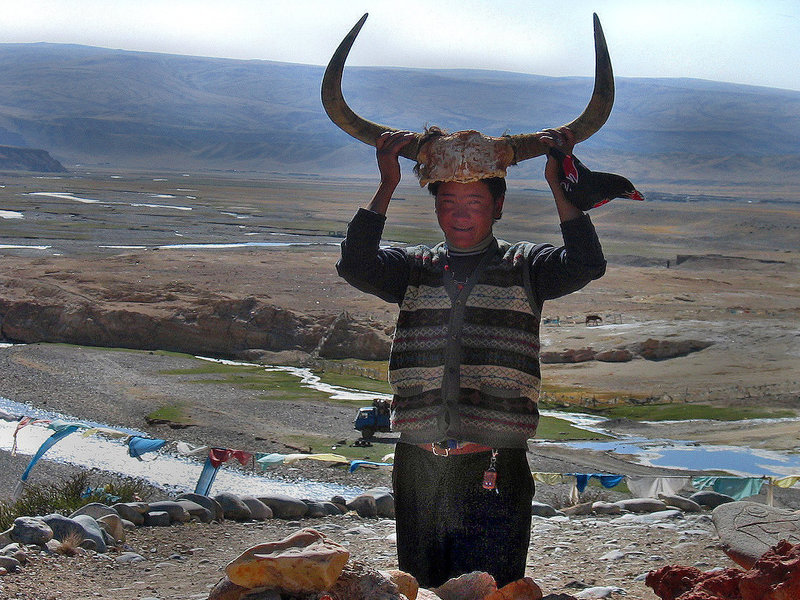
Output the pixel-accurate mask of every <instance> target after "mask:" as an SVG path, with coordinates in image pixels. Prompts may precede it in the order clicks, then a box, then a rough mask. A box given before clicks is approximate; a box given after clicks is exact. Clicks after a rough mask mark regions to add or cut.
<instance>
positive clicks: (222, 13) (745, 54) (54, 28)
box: [0, 0, 800, 91]
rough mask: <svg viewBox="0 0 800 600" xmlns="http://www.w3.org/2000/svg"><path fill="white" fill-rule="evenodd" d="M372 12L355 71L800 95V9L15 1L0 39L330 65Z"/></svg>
mask: <svg viewBox="0 0 800 600" xmlns="http://www.w3.org/2000/svg"><path fill="white" fill-rule="evenodd" d="M365 12H368V13H369V15H370V16H369V19H368V20H367V22H366V24H365V25H364V28H363V29H362V31H361V34H360V35H359V37H358V39H357V40H356V43H355V45H354V47H353V50H352V52H351V54H350V58H349V59H348V63H347V64H348V65H353V66H356V65H358V66H397V67H422V68H470V69H493V70H502V71H514V72H519V73H532V74H538V75H550V76H572V75H578V76H592V75H593V73H594V66H593V65H594V50H593V41H592V13H593V12H597V13H598V15H599V17H600V20H601V22H602V24H603V29H604V31H605V35H606V40H607V42H608V47H609V52H610V54H611V61H612V64H613V66H614V73H615V75H617V76H621V77H692V78H699V79H711V80H714V81H727V82H733V83H744V84H750V85H760V86H768V87H777V88H785V89H791V90H798V91H800V1H798V0H690V1H686V0H655V1H653V0H594V1H591V2H589V1H586V0H571V1H569V2H555V1H553V0H289V1H283V2H278V1H276V0H214V1H212V0H3V3H2V16H3V23H2V28H0V32H1V35H0V42H7V43H11V42H19V43H27V42H53V43H70V44H86V45H91V46H102V47H106V48H119V49H124V50H138V51H151V52H165V53H170V54H186V55H199V56H217V57H224V58H237V59H263V60H277V61H285V62H293V63H304V64H314V65H324V64H327V62H328V60H329V59H330V56H331V54H332V52H333V50H334V49H335V48H336V46H337V45H338V43H339V42H340V41H341V39H342V37H344V35H345V34H346V33H347V31H349V29H350V28H351V27H352V26H353V25H354V24H355V22H356V21H357V20H358V19H359V18H360V17H361V15H362V14H363V13H365Z"/></svg>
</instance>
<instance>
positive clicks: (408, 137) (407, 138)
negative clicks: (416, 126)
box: [375, 131, 415, 187]
mask: <svg viewBox="0 0 800 600" xmlns="http://www.w3.org/2000/svg"><path fill="white" fill-rule="evenodd" d="M414 137H415V134H414V133H411V132H410V131H384V132H383V133H382V134H381V135H380V136H379V137H378V139H377V140H376V141H375V156H376V159H377V161H378V171H380V174H381V184H382V185H383V184H385V185H392V186H395V187H396V186H397V184H398V183H400V160H399V159H398V156H399V152H400V150H402V149H403V148H404V147H405V146H406V145H408V144H409V143H410V142H411V141H412V140H413V139H414Z"/></svg>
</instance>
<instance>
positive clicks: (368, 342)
mask: <svg viewBox="0 0 800 600" xmlns="http://www.w3.org/2000/svg"><path fill="white" fill-rule="evenodd" d="M391 347H392V339H391V338H390V337H389V335H387V332H386V331H385V330H383V329H381V324H380V323H375V322H373V321H359V320H357V319H355V318H354V317H353V316H351V315H350V314H349V313H347V312H343V313H341V314H340V315H339V316H338V317H336V319H335V320H334V321H333V323H332V324H331V326H330V327H329V328H328V330H327V332H326V333H325V335H324V336H323V338H322V340H320V343H319V347H318V349H317V352H318V353H319V356H320V357H322V358H330V359H336V358H358V359H362V360H384V359H386V358H388V356H389V350H390V349H391Z"/></svg>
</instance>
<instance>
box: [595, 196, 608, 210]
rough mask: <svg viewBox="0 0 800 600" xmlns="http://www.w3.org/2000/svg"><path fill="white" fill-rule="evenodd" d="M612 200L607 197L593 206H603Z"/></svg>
mask: <svg viewBox="0 0 800 600" xmlns="http://www.w3.org/2000/svg"><path fill="white" fill-rule="evenodd" d="M609 202H611V198H606V199H605V200H600V202H598V203H597V204H593V205H592V208H597V207H598V206H603V204H608V203H609Z"/></svg>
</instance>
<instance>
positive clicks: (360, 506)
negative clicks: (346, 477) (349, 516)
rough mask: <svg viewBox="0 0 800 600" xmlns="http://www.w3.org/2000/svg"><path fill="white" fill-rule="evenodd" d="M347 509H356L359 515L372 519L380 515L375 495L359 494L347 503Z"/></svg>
mask: <svg viewBox="0 0 800 600" xmlns="http://www.w3.org/2000/svg"><path fill="white" fill-rule="evenodd" d="M347 510H354V511H356V512H357V513H358V516H359V517H364V518H367V519H371V518H374V517H377V516H378V503H377V502H375V498H374V497H373V496H369V495H367V494H359V495H358V496H356V497H355V498H353V499H352V500H350V502H348V503H347Z"/></svg>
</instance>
